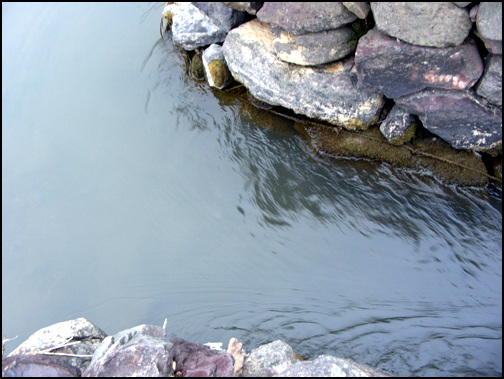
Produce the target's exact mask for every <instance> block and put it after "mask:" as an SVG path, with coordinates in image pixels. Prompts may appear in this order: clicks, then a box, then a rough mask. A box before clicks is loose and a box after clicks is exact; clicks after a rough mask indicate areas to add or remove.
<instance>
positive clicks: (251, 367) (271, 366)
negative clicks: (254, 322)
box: [242, 340, 298, 376]
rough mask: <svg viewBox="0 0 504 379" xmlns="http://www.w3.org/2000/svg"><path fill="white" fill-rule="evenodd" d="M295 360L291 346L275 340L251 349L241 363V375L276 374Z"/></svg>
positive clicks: (296, 360)
mask: <svg viewBox="0 0 504 379" xmlns="http://www.w3.org/2000/svg"><path fill="white" fill-rule="evenodd" d="M296 362H298V359H297V358H296V357H295V356H294V351H293V350H292V347H291V346H290V345H288V344H286V343H285V342H283V341H280V340H277V341H274V342H271V343H269V344H266V345H261V346H259V347H258V348H256V349H254V350H252V352H251V353H250V354H249V356H248V357H247V358H246V359H245V362H244V364H243V372H242V376H273V375H277V374H279V373H281V372H283V371H285V370H286V369H287V368H289V367H290V366H291V365H293V364H294V363H296Z"/></svg>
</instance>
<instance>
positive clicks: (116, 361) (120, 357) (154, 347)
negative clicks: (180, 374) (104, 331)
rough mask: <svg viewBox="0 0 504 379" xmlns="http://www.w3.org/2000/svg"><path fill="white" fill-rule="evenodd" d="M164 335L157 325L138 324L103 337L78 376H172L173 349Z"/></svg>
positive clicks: (163, 331)
mask: <svg viewBox="0 0 504 379" xmlns="http://www.w3.org/2000/svg"><path fill="white" fill-rule="evenodd" d="M165 334H166V333H165V330H164V329H162V328H160V327H158V326H154V325H140V326H137V327H134V328H131V329H127V330H124V331H122V332H119V333H117V334H115V335H113V336H109V337H107V338H105V340H103V342H102V344H101V345H100V346H99V347H98V349H96V351H95V353H94V355H93V359H92V360H91V363H90V364H89V367H88V368H87V369H86V371H84V372H83V373H82V376H83V377H90V376H170V375H172V374H173V356H174V348H173V344H172V343H171V342H169V341H167V340H166V339H165Z"/></svg>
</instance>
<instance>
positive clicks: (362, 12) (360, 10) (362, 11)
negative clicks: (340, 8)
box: [342, 2, 370, 19]
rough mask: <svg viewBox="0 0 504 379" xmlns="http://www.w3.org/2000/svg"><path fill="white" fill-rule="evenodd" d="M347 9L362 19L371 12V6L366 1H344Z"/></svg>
mask: <svg viewBox="0 0 504 379" xmlns="http://www.w3.org/2000/svg"><path fill="white" fill-rule="evenodd" d="M342 4H343V5H344V6H345V8H346V9H348V10H349V11H350V12H352V13H353V14H354V15H356V16H357V17H359V18H360V19H365V18H366V17H367V15H368V13H369V10H370V6H369V3H366V2H355V3H342Z"/></svg>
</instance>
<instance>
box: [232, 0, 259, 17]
mask: <svg viewBox="0 0 504 379" xmlns="http://www.w3.org/2000/svg"><path fill="white" fill-rule="evenodd" d="M223 4H224V5H226V6H228V7H230V8H233V9H236V10H237V11H242V12H247V13H248V14H252V15H255V14H256V13H257V11H258V10H259V9H261V7H262V5H263V3H262V2H252V3H246V2H244V3H240V2H223Z"/></svg>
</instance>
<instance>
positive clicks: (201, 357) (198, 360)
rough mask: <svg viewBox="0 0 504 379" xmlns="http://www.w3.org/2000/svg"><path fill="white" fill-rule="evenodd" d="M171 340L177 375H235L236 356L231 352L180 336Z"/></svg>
mask: <svg viewBox="0 0 504 379" xmlns="http://www.w3.org/2000/svg"><path fill="white" fill-rule="evenodd" d="M170 342H171V343H172V344H173V347H174V359H175V362H176V368H175V373H176V375H177V376H183V377H189V376H190V377H193V376H199V377H217V376H221V377H232V376H234V358H233V356H232V355H231V354H229V353H227V352H222V351H218V350H213V349H211V348H210V347H208V346H205V345H201V344H199V343H196V342H188V341H184V340H183V339H180V338H174V339H171V340H170Z"/></svg>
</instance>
